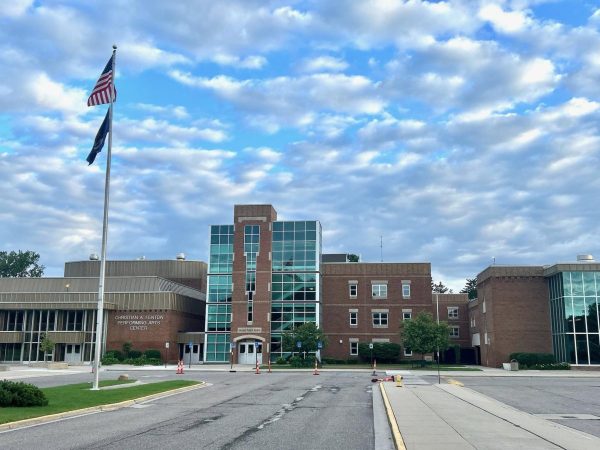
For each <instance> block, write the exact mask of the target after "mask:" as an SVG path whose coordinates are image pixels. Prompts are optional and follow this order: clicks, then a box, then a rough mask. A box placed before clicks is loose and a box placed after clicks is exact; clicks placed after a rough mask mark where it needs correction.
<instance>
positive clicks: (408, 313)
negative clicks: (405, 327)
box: [402, 311, 412, 320]
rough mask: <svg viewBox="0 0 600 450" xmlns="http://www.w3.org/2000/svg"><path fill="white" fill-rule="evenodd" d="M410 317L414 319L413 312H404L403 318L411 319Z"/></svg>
mask: <svg viewBox="0 0 600 450" xmlns="http://www.w3.org/2000/svg"><path fill="white" fill-rule="evenodd" d="M410 319H412V312H410V311H404V312H403V313H402V320H410Z"/></svg>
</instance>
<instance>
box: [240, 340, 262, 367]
mask: <svg viewBox="0 0 600 450" xmlns="http://www.w3.org/2000/svg"><path fill="white" fill-rule="evenodd" d="M238 349H239V350H238V364H256V361H257V359H258V363H259V364H262V342H258V346H257V345H255V344H254V341H242V342H238Z"/></svg>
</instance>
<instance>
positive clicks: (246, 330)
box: [237, 327, 262, 333]
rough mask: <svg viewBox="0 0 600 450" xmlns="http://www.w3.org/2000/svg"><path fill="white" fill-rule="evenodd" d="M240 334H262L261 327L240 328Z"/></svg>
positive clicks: (238, 330)
mask: <svg viewBox="0 0 600 450" xmlns="http://www.w3.org/2000/svg"><path fill="white" fill-rule="evenodd" d="M237 332H238V333H262V328H261V327H238V329H237Z"/></svg>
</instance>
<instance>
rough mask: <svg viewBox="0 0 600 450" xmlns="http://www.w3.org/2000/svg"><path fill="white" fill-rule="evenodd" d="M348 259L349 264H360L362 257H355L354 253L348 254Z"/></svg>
mask: <svg viewBox="0 0 600 450" xmlns="http://www.w3.org/2000/svg"><path fill="white" fill-rule="evenodd" d="M346 259H347V260H348V262H359V261H360V257H359V256H358V255H355V254H354V253H348V254H347V255H346Z"/></svg>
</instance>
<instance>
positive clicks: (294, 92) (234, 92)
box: [169, 70, 386, 127]
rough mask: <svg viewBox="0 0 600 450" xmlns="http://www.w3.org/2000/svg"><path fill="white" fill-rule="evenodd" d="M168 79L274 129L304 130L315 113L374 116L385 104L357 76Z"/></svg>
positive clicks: (375, 90)
mask: <svg viewBox="0 0 600 450" xmlns="http://www.w3.org/2000/svg"><path fill="white" fill-rule="evenodd" d="M169 74H170V76H171V77H172V78H173V79H174V80H176V81H178V82H180V83H182V84H185V85H187V86H192V87H198V88H204V89H210V90H212V91H213V92H215V94H217V95H218V96H219V97H221V98H222V99H225V100H227V101H229V102H231V103H233V104H235V105H236V106H237V107H238V108H240V109H241V110H242V111H244V112H246V113H247V114H258V115H259V116H262V117H264V118H266V120H267V121H268V122H274V123H275V124H276V125H275V126H276V127H279V126H284V125H292V126H306V125H307V124H309V123H311V122H313V119H312V118H311V115H313V114H314V112H315V111H316V110H317V109H321V110H324V111H328V112H335V113H349V114H376V113H379V112H381V111H382V110H383V108H384V106H385V103H386V101H385V100H383V99H382V98H380V96H379V95H378V83H374V82H372V81H371V80H369V79H368V78H366V77H364V76H359V75H353V76H347V75H342V74H313V75H306V76H301V77H295V78H292V77H278V78H271V79H263V80H257V79H247V80H241V81H239V80H236V79H234V78H231V77H226V76H218V77H213V78H205V77H195V76H193V75H192V74H190V73H182V72H179V71H175V70H174V71H171V72H170V73H169Z"/></svg>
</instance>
